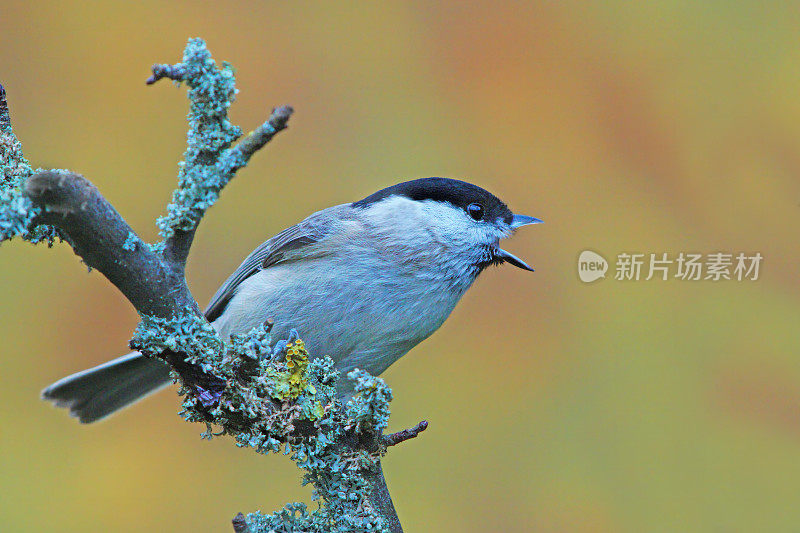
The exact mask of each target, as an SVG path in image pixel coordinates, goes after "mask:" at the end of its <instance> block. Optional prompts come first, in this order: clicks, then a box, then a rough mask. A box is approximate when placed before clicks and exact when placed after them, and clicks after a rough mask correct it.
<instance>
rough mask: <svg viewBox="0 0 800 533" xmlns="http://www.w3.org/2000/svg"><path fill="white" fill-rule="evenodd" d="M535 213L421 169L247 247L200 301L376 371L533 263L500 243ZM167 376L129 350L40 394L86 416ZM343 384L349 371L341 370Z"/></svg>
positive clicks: (241, 324) (233, 330) (232, 319)
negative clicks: (488, 281)
mask: <svg viewBox="0 0 800 533" xmlns="http://www.w3.org/2000/svg"><path fill="white" fill-rule="evenodd" d="M538 222H541V220H539V219H537V218H533V217H529V216H523V215H515V214H513V213H512V212H511V211H510V210H509V209H508V207H506V204H504V203H503V202H502V201H500V199H498V198H497V197H496V196H494V195H492V194H491V193H489V192H488V191H486V190H484V189H482V188H480V187H477V186H475V185H472V184H470V183H466V182H463V181H458V180H453V179H446V178H425V179H417V180H413V181H407V182H404V183H400V184H398V185H394V186H392V187H388V188H386V189H382V190H380V191H378V192H376V193H374V194H371V195H369V196H367V197H366V198H364V199H363V200H359V201H357V202H354V203H351V204H343V205H337V206H334V207H330V208H328V209H323V210H322V211H319V212H317V213H314V214H313V215H311V216H310V217H308V218H307V219H305V220H303V221H302V222H300V223H299V224H297V225H295V226H292V227H291V228H289V229H286V230H284V231H282V232H281V233H278V234H277V235H275V236H274V237H272V238H271V239H269V240H268V241H266V242H265V243H264V244H262V245H261V246H259V247H258V248H256V249H255V250H254V251H253V252H252V253H251V254H250V255H249V256H248V257H247V258H246V259H245V260H244V262H243V263H242V264H241V265H240V266H239V268H238V269H236V271H235V272H234V273H233V274H232V275H231V276H230V277H229V278H228V279H227V280H226V281H225V283H223V284H222V287H220V288H219V290H218V291H217V292H216V294H214V296H213V297H212V298H211V303H210V304H209V305H208V308H207V309H206V310H205V312H204V314H205V317H206V319H208V321H209V322H210V323H211V324H212V325H213V326H214V328H215V329H216V330H217V331H218V332H219V334H220V335H221V336H222V338H228V337H229V336H230V335H231V334H245V333H247V332H249V331H250V330H252V329H253V328H255V327H257V326H259V325H262V324H264V323H265V322H266V321H267V320H271V321H272V322H273V324H274V325H273V329H272V338H273V339H282V338H286V337H287V336H288V335H289V331H290V330H291V329H296V330H297V331H298V332H300V335H301V336H302V338H303V340H304V341H305V343H306V347H307V348H308V351H309V353H311V354H314V355H329V356H330V357H331V358H332V359H333V360H334V361H335V363H336V368H337V369H338V370H339V371H341V372H342V375H345V374H346V373H347V372H349V371H350V370H352V369H354V368H360V369H362V370H366V371H367V372H369V373H371V374H373V375H378V374H380V373H381V372H383V371H384V370H386V368H387V367H389V365H391V364H392V363H394V362H395V361H397V360H398V359H399V358H400V357H402V356H403V355H405V354H406V353H407V352H408V351H409V350H411V349H412V348H413V347H414V346H416V345H417V344H419V343H420V342H421V341H423V340H424V339H426V338H427V337H428V336H430V335H431V334H432V333H433V332H434V331H436V330H437V329H439V326H441V325H442V323H443V322H444V321H445V319H446V318H447V317H448V315H449V314H450V312H451V311H452V310H453V308H454V307H455V305H456V303H457V302H458V300H459V299H460V298H461V296H462V295H463V294H464V293H465V292H466V291H467V289H469V287H470V286H471V285H472V283H473V282H474V281H475V278H477V276H478V275H479V274H480V273H481V272H482V271H483V270H485V269H486V267H488V266H490V265H495V264H500V263H509V264H511V265H514V266H516V267H519V268H522V269H524V270H531V271H532V270H533V269H532V268H531V267H529V266H528V265H527V264H526V263H525V262H523V261H522V260H521V259H518V258H517V257H515V256H514V255H512V254H510V253H509V252H507V251H505V250H503V249H501V248H500V247H499V242H500V240H501V239H503V238H506V237H509V236H510V235H511V234H512V233H513V232H514V230H516V229H517V228H519V227H521V226H526V225H528V224H536V223H538ZM170 383H171V379H170V375H169V369H168V367H167V365H166V364H165V363H163V362H161V361H160V360H157V359H153V358H149V357H145V356H143V355H142V354H140V353H138V352H133V353H130V354H128V355H124V356H122V357H120V358H117V359H114V360H112V361H109V362H108V363H105V364H103V365H100V366H97V367H94V368H90V369H88V370H84V371H83V372H78V373H77V374H73V375H71V376H68V377H66V378H63V379H61V380H60V381H57V382H56V383H54V384H52V385H50V386H49V387H48V388H47V389H45V390H44V391H43V392H42V396H43V398H45V399H47V400H50V401H52V402H54V403H55V404H56V405H57V406H59V407H68V408H69V410H70V414H71V415H72V416H75V417H77V418H78V419H79V420H80V421H81V422H84V423H89V422H94V421H95V420H99V419H101V418H104V417H106V416H108V415H110V414H111V413H113V412H115V411H117V410H119V409H121V408H123V407H125V406H127V405H130V404H132V403H134V402H136V401H138V400H140V399H141V398H143V397H144V396H146V395H148V394H150V393H151V392H154V391H156V390H159V389H161V388H163V387H165V386H166V385H168V384H170ZM339 383H340V385H339V387H340V389H339V392H340V393H341V394H343V395H346V394H347V393H348V387H350V386H351V383H350V380H348V379H341V380H340V382H339Z"/></svg>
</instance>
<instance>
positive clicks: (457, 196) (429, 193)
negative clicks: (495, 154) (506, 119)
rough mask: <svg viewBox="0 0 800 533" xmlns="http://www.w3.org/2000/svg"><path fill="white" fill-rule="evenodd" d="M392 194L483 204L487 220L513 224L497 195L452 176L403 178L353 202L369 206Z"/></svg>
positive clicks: (355, 204) (457, 205)
mask: <svg viewBox="0 0 800 533" xmlns="http://www.w3.org/2000/svg"><path fill="white" fill-rule="evenodd" d="M390 196H404V197H406V198H409V199H411V200H417V201H423V200H434V201H437V202H449V203H451V204H453V205H454V206H456V207H459V208H461V209H466V208H467V206H468V205H470V204H474V203H477V204H481V205H482V206H483V208H484V209H485V212H486V216H485V218H486V220H497V219H498V218H501V219H503V221H505V222H506V223H507V224H510V223H511V221H512V219H513V217H514V214H513V213H512V212H511V210H510V209H509V208H508V207H507V206H506V204H504V203H503V202H502V201H501V200H500V199H499V198H498V197H497V196H495V195H493V194H492V193H490V192H489V191H487V190H486V189H481V188H480V187H478V186H477V185H473V184H471V183H467V182H466V181H461V180H454V179H450V178H421V179H416V180H411V181H404V182H403V183H398V184H397V185H392V186H391V187H386V188H385V189H381V190H380V191H378V192H375V193H372V194H370V195H369V196H367V197H366V198H364V199H363V200H359V201H357V202H353V204H352V206H353V207H368V206H370V205H371V204H374V203H376V202H380V201H381V200H383V199H384V198H388V197H390Z"/></svg>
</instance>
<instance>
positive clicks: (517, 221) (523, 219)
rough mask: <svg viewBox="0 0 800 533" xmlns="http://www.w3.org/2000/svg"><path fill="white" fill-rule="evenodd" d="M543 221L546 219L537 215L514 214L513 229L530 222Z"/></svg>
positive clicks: (538, 222) (537, 222)
mask: <svg viewBox="0 0 800 533" xmlns="http://www.w3.org/2000/svg"><path fill="white" fill-rule="evenodd" d="M542 222H544V220H541V219H538V218H536V217H528V216H525V215H514V218H512V219H511V229H517V228H521V227H522V226H527V225H528V224H541V223H542Z"/></svg>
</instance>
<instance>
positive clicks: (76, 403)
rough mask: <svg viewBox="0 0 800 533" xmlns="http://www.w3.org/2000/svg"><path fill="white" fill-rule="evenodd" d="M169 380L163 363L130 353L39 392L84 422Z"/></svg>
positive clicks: (148, 392)
mask: <svg viewBox="0 0 800 533" xmlns="http://www.w3.org/2000/svg"><path fill="white" fill-rule="evenodd" d="M171 382H172V380H171V379H170V377H169V367H168V366H167V365H166V364H165V363H162V362H161V361H158V360H156V359H152V358H150V357H145V356H143V355H142V354H140V353H139V352H132V353H129V354H128V355H123V356H122V357H118V358H116V359H113V360H111V361H109V362H107V363H104V364H102V365H100V366H96V367H94V368H90V369H88V370H84V371H82V372H78V373H77V374H72V375H71V376H67V377H65V378H63V379H60V380H58V381H56V382H55V383H53V384H52V385H50V386H49V387H47V388H46V389H44V390H43V391H42V398H43V399H45V400H50V401H51V402H53V403H54V404H56V406H58V407H67V408H69V413H70V415H72V416H74V417H77V418H78V420H80V421H81V422H82V423H84V424H88V423H90V422H95V421H97V420H100V419H102V418H105V417H107V416H108V415H110V414H112V413H114V412H116V411H118V410H120V409H122V408H123V407H126V406H128V405H131V404H133V403H135V402H137V401H139V400H141V399H142V398H144V397H145V396H147V395H148V394H150V393H152V392H155V391H157V390H159V389H161V388H163V387H165V386H166V385H168V384H170V383H171Z"/></svg>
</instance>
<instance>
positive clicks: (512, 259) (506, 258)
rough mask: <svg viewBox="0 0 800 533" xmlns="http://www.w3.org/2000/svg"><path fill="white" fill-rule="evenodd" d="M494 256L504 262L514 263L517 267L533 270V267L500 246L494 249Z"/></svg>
mask: <svg viewBox="0 0 800 533" xmlns="http://www.w3.org/2000/svg"><path fill="white" fill-rule="evenodd" d="M494 257H495V258H496V259H499V260H501V261H503V262H504V263H508V264H510V265H514V266H515V267H519V268H521V269H523V270H530V271H531V272H533V268H531V267H530V266H529V265H528V264H527V263H526V262H525V261H523V260H522V259H520V258H519V257H517V256H516V255H514V254H512V253H509V252H506V251H505V250H503V249H502V248H497V249H495V251H494Z"/></svg>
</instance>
